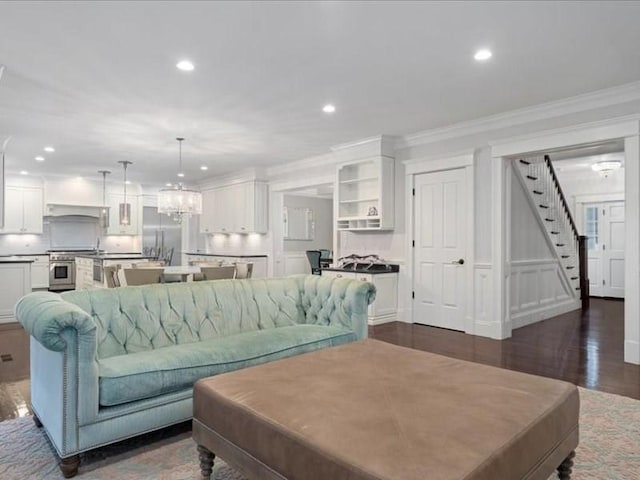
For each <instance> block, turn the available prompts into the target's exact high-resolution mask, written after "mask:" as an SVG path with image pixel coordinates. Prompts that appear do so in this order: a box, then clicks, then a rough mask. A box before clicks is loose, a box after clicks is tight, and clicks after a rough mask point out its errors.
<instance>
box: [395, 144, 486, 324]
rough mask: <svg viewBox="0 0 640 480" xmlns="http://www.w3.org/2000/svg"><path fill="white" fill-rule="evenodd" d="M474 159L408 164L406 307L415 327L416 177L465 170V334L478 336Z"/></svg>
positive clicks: (469, 155)
mask: <svg viewBox="0 0 640 480" xmlns="http://www.w3.org/2000/svg"><path fill="white" fill-rule="evenodd" d="M473 160H474V155H473V152H467V153H464V154H460V155H456V156H453V157H446V156H443V157H437V158H430V159H419V160H411V161H408V162H405V185H406V191H407V195H406V199H407V200H406V201H407V203H406V208H405V211H406V222H407V223H406V224H407V243H406V251H407V256H406V258H407V263H406V265H407V274H408V277H409V282H408V284H409V285H410V286H411V288H408V289H407V298H406V299H405V301H406V305H409V310H410V312H409V313H408V315H407V317H406V318H408V319H410V321H411V323H415V320H414V318H413V316H414V311H415V310H414V308H413V298H412V292H413V286H414V282H415V272H414V267H413V266H414V262H415V251H414V247H413V241H414V239H415V230H414V228H415V222H414V215H415V205H414V196H413V195H412V192H413V189H414V186H415V176H416V175H419V174H423V173H433V172H441V171H445V170H454V169H459V168H463V169H464V170H465V180H466V187H467V200H466V201H467V209H468V212H469V214H468V215H467V222H466V223H467V225H466V250H467V254H466V255H467V259H468V260H467V262H468V267H467V271H466V279H465V283H466V291H467V296H468V301H467V302H466V311H465V330H464V331H465V333H469V334H475V333H476V332H475V330H476V329H475V325H474V319H473V310H474V308H473V304H474V301H473V298H474V295H473V291H474V290H473V287H474V285H473V283H474V282H473V276H474V268H473V267H474V265H475V241H474V217H475V215H474V207H473V205H474V175H473V173H474V166H473Z"/></svg>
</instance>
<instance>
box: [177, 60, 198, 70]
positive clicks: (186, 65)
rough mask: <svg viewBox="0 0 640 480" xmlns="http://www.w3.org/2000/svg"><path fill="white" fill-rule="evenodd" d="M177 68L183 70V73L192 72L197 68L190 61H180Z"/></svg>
mask: <svg viewBox="0 0 640 480" xmlns="http://www.w3.org/2000/svg"><path fill="white" fill-rule="evenodd" d="M176 67H178V70H182V71H183V72H191V71H193V69H194V68H196V67H195V66H194V65H193V63H191V62H190V61H189V60H180V61H179V62H178V63H176Z"/></svg>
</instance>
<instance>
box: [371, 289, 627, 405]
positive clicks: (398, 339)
mask: <svg viewBox="0 0 640 480" xmlns="http://www.w3.org/2000/svg"><path fill="white" fill-rule="evenodd" d="M369 335H370V337H371V338H376V339H378V340H383V341H386V342H390V343H395V344H397V345H402V346H405V347H411V348H415V349H418V350H425V351H428V352H433V353H438V354H441V355H447V356H450V357H455V358H459V359H462V360H469V361H472V362H478V363H484V364H487V365H493V366H496V367H502V368H508V369H510V370H517V371H519V372H525V373H532V374H535V375H542V376H545V377H551V378H557V379H560V380H565V381H567V382H571V383H573V384H575V385H579V386H582V387H586V388H591V389H594V390H600V391H603V392H608V393H615V394H618V395H625V396H628V397H632V398H635V399H638V400H640V366H638V365H631V364H628V363H624V353H623V345H624V302H622V301H618V300H603V299H595V298H592V299H591V306H590V308H589V310H587V311H586V312H585V313H582V312H581V311H575V312H570V313H567V314H564V315H560V316H558V317H554V318H551V319H549V320H545V321H543V322H538V323H535V324H533V325H529V326H527V327H523V328H519V329H517V330H514V332H513V336H512V337H511V338H510V339H507V340H502V341H498V340H491V339H488V338H483V337H475V336H472V335H466V334H464V333H461V332H455V331H452V330H445V329H441V328H434V327H428V326H424V325H417V324H413V325H412V324H407V323H400V322H394V323H388V324H384V325H378V326H376V327H371V328H370V329H369Z"/></svg>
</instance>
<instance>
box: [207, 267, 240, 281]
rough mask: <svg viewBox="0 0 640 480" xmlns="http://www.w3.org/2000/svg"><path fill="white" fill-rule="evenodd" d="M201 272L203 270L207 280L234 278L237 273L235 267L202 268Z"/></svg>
mask: <svg viewBox="0 0 640 480" xmlns="http://www.w3.org/2000/svg"><path fill="white" fill-rule="evenodd" d="M200 270H202V275H203V276H204V279H205V280H222V279H225V278H233V277H234V276H235V273H236V267H235V265H232V266H226V267H201V268H200Z"/></svg>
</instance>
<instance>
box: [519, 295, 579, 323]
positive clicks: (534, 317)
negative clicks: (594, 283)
mask: <svg viewBox="0 0 640 480" xmlns="http://www.w3.org/2000/svg"><path fill="white" fill-rule="evenodd" d="M580 308H582V303H581V301H580V300H573V299H572V300H569V301H565V302H562V303H559V304H555V305H549V306H544V307H540V308H536V309H534V310H531V311H528V312H523V313H518V314H516V315H513V316H512V317H511V323H512V326H513V328H520V327H526V326H527V325H531V324H532V323H537V322H541V321H542V320H546V319H548V318H551V317H555V316H557V315H562V314H563V313H567V312H572V311H574V310H579V309H580Z"/></svg>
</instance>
